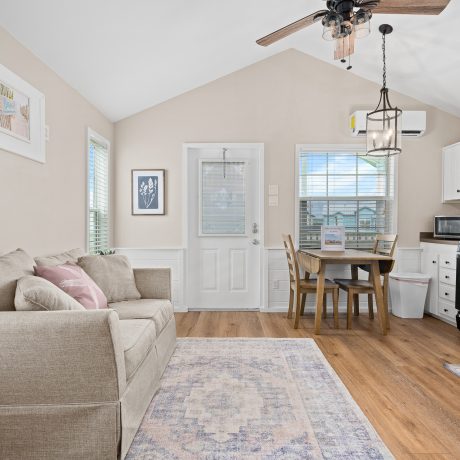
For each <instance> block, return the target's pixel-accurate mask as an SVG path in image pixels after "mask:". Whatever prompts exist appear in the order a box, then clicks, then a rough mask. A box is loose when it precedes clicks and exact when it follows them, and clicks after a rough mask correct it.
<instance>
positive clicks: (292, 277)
mask: <svg viewBox="0 0 460 460" xmlns="http://www.w3.org/2000/svg"><path fill="white" fill-rule="evenodd" d="M282 238H283V244H284V248H285V249H286V257H287V261H288V267H289V281H294V282H295V283H298V282H299V281H300V269H299V263H298V262H297V255H296V252H295V249H294V243H293V242H292V237H291V235H284V234H283V235H282Z"/></svg>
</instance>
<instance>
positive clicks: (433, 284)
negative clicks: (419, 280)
mask: <svg viewBox="0 0 460 460" xmlns="http://www.w3.org/2000/svg"><path fill="white" fill-rule="evenodd" d="M421 246H422V261H421V262H422V263H421V268H422V273H426V274H427V275H430V276H431V279H430V284H429V285H428V295H427V297H426V302H425V311H426V312H428V313H431V314H434V315H437V313H438V285H439V251H438V248H437V246H438V245H437V244H429V243H421Z"/></svg>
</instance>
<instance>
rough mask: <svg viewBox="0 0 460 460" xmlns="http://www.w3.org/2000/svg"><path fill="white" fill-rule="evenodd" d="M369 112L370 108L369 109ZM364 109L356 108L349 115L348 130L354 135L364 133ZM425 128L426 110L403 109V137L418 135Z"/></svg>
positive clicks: (423, 131)
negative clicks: (356, 109)
mask: <svg viewBox="0 0 460 460" xmlns="http://www.w3.org/2000/svg"><path fill="white" fill-rule="evenodd" d="M369 112H370V110H369ZM367 113H368V112H366V111H365V110H358V111H356V112H355V113H352V114H351V115H350V131H351V135H352V136H354V137H363V136H365V135H366V115H367ZM425 130H426V112H423V111H412V112H410V111H406V112H404V111H403V114H402V135H403V136H405V137H420V136H423V135H424V134H425Z"/></svg>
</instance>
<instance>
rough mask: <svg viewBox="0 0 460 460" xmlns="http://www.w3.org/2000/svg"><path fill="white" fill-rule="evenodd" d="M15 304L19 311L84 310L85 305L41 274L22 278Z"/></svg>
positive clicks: (18, 285)
mask: <svg viewBox="0 0 460 460" xmlns="http://www.w3.org/2000/svg"><path fill="white" fill-rule="evenodd" d="M14 306H15V307H16V310H18V311H37V310H38V311H40V310H41V311H50V310H53V311H54V310H84V309H85V307H83V305H81V304H80V303H78V302H77V301H76V300H75V299H74V298H73V297H70V295H68V294H66V293H65V292H64V291H63V290H61V289H59V288H58V287H57V286H55V285H54V284H53V283H50V282H49V281H47V280H45V279H44V278H40V277H39V276H33V275H28V276H24V277H23V278H20V279H19V280H18V283H17V286H16V295H15V297H14Z"/></svg>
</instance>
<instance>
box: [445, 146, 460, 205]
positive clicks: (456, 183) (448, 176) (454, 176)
mask: <svg viewBox="0 0 460 460" xmlns="http://www.w3.org/2000/svg"><path fill="white" fill-rule="evenodd" d="M442 201H443V202H444V203H445V202H460V142H458V143H457V144H453V145H449V146H447V147H444V148H443V149H442Z"/></svg>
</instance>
